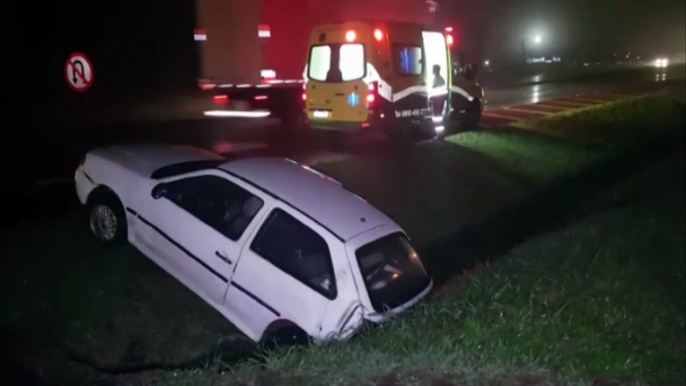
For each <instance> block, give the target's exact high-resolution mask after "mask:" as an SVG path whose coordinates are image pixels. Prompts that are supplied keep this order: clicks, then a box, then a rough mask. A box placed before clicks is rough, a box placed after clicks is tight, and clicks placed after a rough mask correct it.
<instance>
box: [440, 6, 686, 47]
mask: <svg viewBox="0 0 686 386" xmlns="http://www.w3.org/2000/svg"><path fill="white" fill-rule="evenodd" d="M685 3H686V2H684V1H683V0H650V1H647V0H479V1H475V0H442V1H441V2H440V8H441V10H442V16H443V17H446V18H447V19H453V20H472V21H473V22H474V23H476V25H483V26H485V27H484V28H485V30H486V31H485V32H484V39H483V40H484V41H485V44H484V46H485V51H486V52H485V54H486V55H492V56H501V57H508V56H509V57H512V56H517V55H521V40H522V39H523V38H524V37H533V36H535V35H541V36H542V37H543V39H544V41H543V43H542V44H541V45H540V47H539V48H538V49H539V50H540V52H541V53H544V54H562V55H565V54H566V55H567V56H569V55H573V56H583V55H599V56H600V55H611V54H612V53H614V52H628V51H632V52H640V53H644V54H645V55H661V54H667V53H678V52H683V51H684V45H686V38H685V35H686V33H685V29H686V22H685V18H686V16H684V15H685V13H686V5H685ZM471 31H473V30H471ZM469 32H470V29H469V28H467V29H466V31H465V33H469Z"/></svg>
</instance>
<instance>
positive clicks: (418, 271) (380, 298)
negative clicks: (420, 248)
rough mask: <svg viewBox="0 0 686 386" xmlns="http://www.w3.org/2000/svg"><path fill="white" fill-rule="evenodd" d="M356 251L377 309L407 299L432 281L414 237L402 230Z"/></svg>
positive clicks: (379, 309)
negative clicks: (412, 240)
mask: <svg viewBox="0 0 686 386" xmlns="http://www.w3.org/2000/svg"><path fill="white" fill-rule="evenodd" d="M355 254H356V256H357V263H358V265H359V267H360V271H361V274H362V277H363V278H364V283H365V286H366V287H367V293H368V294H369V300H370V301H371V303H372V307H374V310H375V311H377V312H384V311H387V310H390V309H394V308H396V307H398V306H400V305H402V304H404V303H407V302H408V301H410V300H412V298H414V297H415V296H417V295H418V294H419V293H420V292H422V290H424V289H426V287H427V286H428V285H429V283H430V282H431V279H430V278H429V276H428V275H427V273H426V271H425V270H424V266H423V265H422V263H421V261H420V260H419V257H418V256H417V253H416V252H415V250H414V248H413V247H412V245H411V244H410V241H409V240H408V239H407V237H406V236H405V235H403V234H401V233H394V234H391V235H388V236H386V237H383V238H380V239H378V240H376V241H373V242H371V243H369V244H367V245H365V246H363V247H361V248H359V249H358V250H357V252H356V253H355Z"/></svg>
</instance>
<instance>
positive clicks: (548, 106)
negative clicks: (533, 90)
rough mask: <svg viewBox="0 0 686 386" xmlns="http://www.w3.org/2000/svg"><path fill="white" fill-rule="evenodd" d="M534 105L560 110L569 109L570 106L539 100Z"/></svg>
mask: <svg viewBox="0 0 686 386" xmlns="http://www.w3.org/2000/svg"><path fill="white" fill-rule="evenodd" d="M534 106H538V107H543V108H546V109H553V110H560V111H563V110H569V107H563V106H552V105H549V104H547V102H538V103H536V104H535V105H534Z"/></svg>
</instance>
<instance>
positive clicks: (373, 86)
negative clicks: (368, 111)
mask: <svg viewBox="0 0 686 386" xmlns="http://www.w3.org/2000/svg"><path fill="white" fill-rule="evenodd" d="M367 90H368V92H367V107H369V108H373V107H376V106H375V105H376V100H377V99H378V96H379V93H378V90H379V84H378V83H377V82H371V83H369V84H368V85H367Z"/></svg>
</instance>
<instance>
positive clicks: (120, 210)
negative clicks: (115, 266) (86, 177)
mask: <svg viewBox="0 0 686 386" xmlns="http://www.w3.org/2000/svg"><path fill="white" fill-rule="evenodd" d="M87 209H88V226H89V228H90V231H91V234H92V235H93V236H94V237H95V239H96V240H98V241H99V242H101V243H103V244H106V245H118V244H125V243H126V241H127V239H128V225H127V223H126V214H125V212H124V207H123V206H122V204H121V201H119V198H117V196H116V195H115V194H114V193H112V192H104V191H103V192H95V195H94V196H92V197H91V198H89V200H88V205H87Z"/></svg>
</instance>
